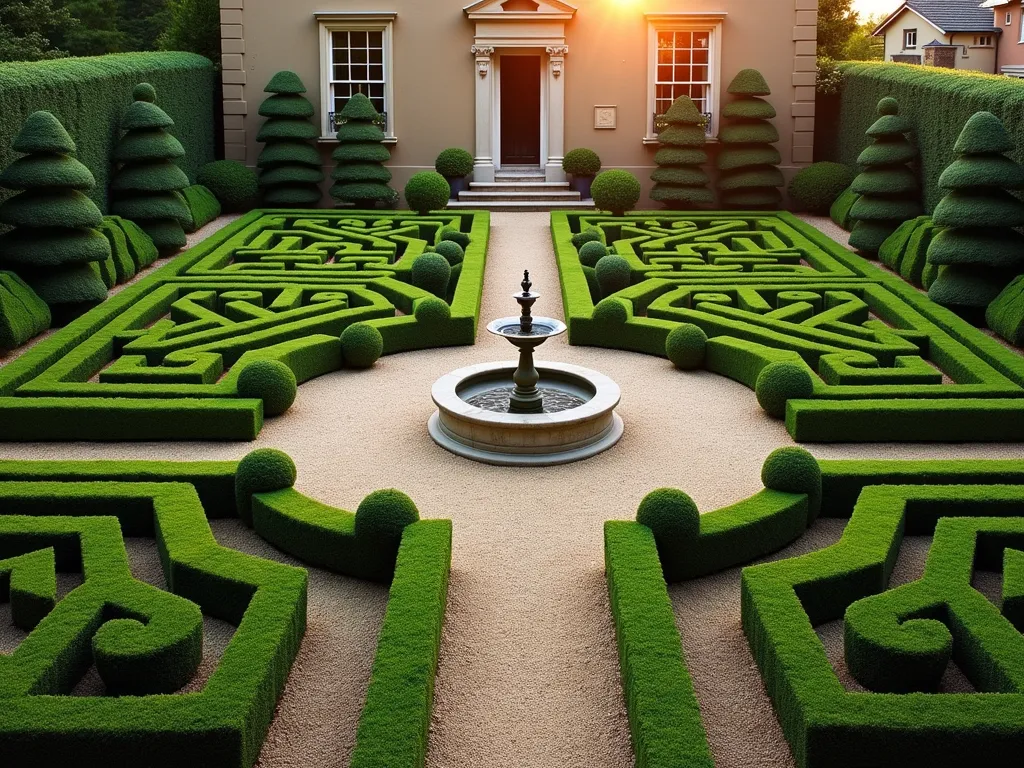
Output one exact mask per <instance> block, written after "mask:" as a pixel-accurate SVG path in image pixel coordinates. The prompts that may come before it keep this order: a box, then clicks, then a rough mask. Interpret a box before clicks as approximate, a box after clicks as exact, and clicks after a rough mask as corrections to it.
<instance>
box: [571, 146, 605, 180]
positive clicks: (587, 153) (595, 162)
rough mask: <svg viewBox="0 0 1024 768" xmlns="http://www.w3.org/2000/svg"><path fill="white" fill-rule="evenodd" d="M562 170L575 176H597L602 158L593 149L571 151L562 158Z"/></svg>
mask: <svg viewBox="0 0 1024 768" xmlns="http://www.w3.org/2000/svg"><path fill="white" fill-rule="evenodd" d="M562 170H563V171H565V172H566V173H570V174H572V175H573V176H597V174H598V173H600V172H601V158H600V157H598V155H597V152H595V151H594V150H592V149H583V148H579V149H570V150H569V151H568V152H566V153H565V157H563V158H562Z"/></svg>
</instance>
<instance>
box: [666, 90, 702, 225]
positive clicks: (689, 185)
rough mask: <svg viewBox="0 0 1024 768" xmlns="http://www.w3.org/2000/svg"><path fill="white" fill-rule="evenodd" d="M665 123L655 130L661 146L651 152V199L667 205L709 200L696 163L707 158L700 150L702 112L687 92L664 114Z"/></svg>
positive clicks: (685, 204)
mask: <svg viewBox="0 0 1024 768" xmlns="http://www.w3.org/2000/svg"><path fill="white" fill-rule="evenodd" d="M664 120H665V122H667V123H668V127H667V128H665V129H664V130H662V132H661V133H659V134H658V143H659V144H660V145H661V148H660V149H659V150H658V152H657V154H656V155H655V156H654V162H655V163H656V164H657V165H658V168H657V169H656V170H655V171H654V173H652V174H651V180H652V181H654V182H655V184H654V189H652V190H651V200H655V201H657V202H659V203H665V205H667V206H668V207H669V208H694V207H696V206H697V205H698V204H700V203H710V202H713V201H714V199H715V196H714V195H713V194H712V193H711V190H710V189H708V182H709V181H710V179H708V175H707V174H706V173H704V171H703V170H701V168H700V166H702V165H703V164H704V163H706V162H707V161H708V155H707V152H705V151H704V142H705V140H706V134H705V131H704V116H703V115H702V114H701V113H700V112H699V111H698V110H697V105H696V104H694V103H693V100H692V99H691V98H690V97H689V96H680V97H679V98H678V99H676V100H675V101H674V102H673V103H672V106H671V107H669V109H668V111H667V112H666V113H665V115H664Z"/></svg>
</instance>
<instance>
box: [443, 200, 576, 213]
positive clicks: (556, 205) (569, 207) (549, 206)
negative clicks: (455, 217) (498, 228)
mask: <svg viewBox="0 0 1024 768" xmlns="http://www.w3.org/2000/svg"><path fill="white" fill-rule="evenodd" d="M448 208H449V209H452V210H477V211H494V212H497V211H520V212H527V211H585V210H593V208H594V201H593V200H582V201H581V200H549V201H541V200H515V201H509V200H501V201H495V202H479V201H475V202H464V201H462V200H453V201H452V202H450V203H448Z"/></svg>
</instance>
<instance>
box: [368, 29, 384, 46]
mask: <svg viewBox="0 0 1024 768" xmlns="http://www.w3.org/2000/svg"><path fill="white" fill-rule="evenodd" d="M367 42H368V43H369V44H370V47H371V48H383V47H384V33H383V32H370V33H369V35H368V39H367Z"/></svg>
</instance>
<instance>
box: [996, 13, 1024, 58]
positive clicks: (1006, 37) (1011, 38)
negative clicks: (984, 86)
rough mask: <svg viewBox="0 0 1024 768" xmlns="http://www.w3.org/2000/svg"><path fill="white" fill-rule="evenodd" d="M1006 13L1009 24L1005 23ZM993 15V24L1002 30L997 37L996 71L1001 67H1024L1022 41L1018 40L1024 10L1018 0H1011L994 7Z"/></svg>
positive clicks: (1023, 45) (1023, 44) (1023, 19)
mask: <svg viewBox="0 0 1024 768" xmlns="http://www.w3.org/2000/svg"><path fill="white" fill-rule="evenodd" d="M1007 13H1009V14H1010V23H1009V25H1007V24H1006V14H1007ZM994 16H995V26H996V27H998V28H999V29H1001V30H1002V31H1003V34H1002V35H1000V38H999V51H998V58H997V60H996V72H1001V71H1002V69H1003V67H1022V68H1024V43H1021V42H1020V39H1021V23H1022V21H1024V12H1022V9H1021V3H1020V0H1013V2H1011V3H1009V4H1007V5H1001V6H999V7H997V8H995V9H994Z"/></svg>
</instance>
